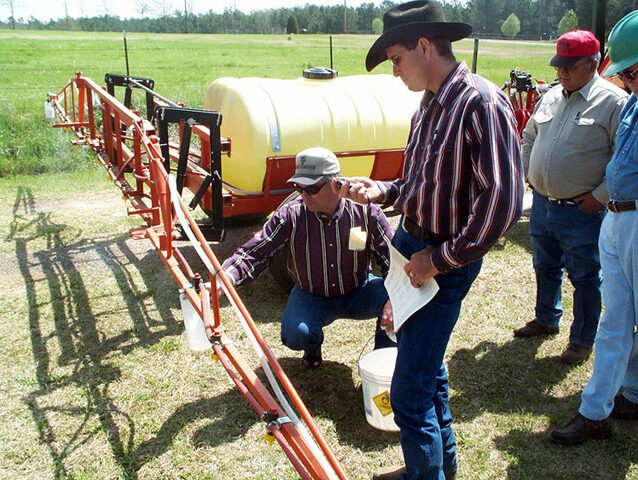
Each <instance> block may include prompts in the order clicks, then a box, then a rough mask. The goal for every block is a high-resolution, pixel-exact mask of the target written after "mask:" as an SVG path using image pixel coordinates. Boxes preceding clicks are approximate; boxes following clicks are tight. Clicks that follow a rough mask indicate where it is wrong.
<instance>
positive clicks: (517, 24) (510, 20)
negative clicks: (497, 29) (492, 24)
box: [501, 13, 521, 38]
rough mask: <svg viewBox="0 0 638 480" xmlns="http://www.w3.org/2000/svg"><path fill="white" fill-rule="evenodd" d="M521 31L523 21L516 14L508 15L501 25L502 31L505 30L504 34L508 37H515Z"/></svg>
mask: <svg viewBox="0 0 638 480" xmlns="http://www.w3.org/2000/svg"><path fill="white" fill-rule="evenodd" d="M520 31H521V21H520V20H519V19H518V17H517V16H516V15H514V14H513V13H510V15H509V17H507V18H506V19H505V21H504V22H503V24H502V25H501V32H503V35H505V36H506V37H512V38H514V37H515V36H516V35H518V32H520Z"/></svg>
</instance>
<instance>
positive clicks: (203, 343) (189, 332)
mask: <svg viewBox="0 0 638 480" xmlns="http://www.w3.org/2000/svg"><path fill="white" fill-rule="evenodd" d="M179 301H180V303H181V304H182V316H183V317H184V327H185V329H186V338H187V339H188V347H189V348H190V349H191V350H194V351H196V352H201V351H203V350H208V349H210V348H211V344H210V342H209V341H208V337H207V336H206V330H204V322H203V320H202V318H201V317H200V316H199V314H198V313H197V311H196V310H195V309H194V308H193V306H192V305H191V303H190V302H189V301H188V298H186V294H185V293H184V289H183V288H180V290H179Z"/></svg>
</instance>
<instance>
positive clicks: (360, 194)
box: [330, 177, 382, 204]
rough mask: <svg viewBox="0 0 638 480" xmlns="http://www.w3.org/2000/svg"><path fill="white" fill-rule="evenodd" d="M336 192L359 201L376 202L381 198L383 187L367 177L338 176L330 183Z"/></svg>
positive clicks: (364, 202)
mask: <svg viewBox="0 0 638 480" xmlns="http://www.w3.org/2000/svg"><path fill="white" fill-rule="evenodd" d="M330 186H331V187H332V190H333V191H334V192H335V193H339V195H341V197H343V198H349V199H350V200H353V201H355V202H357V203H363V204H366V203H376V202H378V201H379V200H380V199H381V195H382V194H381V189H380V188H379V187H378V185H377V184H376V183H375V182H374V181H372V180H370V179H369V178H367V177H338V178H337V177H336V178H333V179H332V182H331V184H330Z"/></svg>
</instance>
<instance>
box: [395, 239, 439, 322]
mask: <svg viewBox="0 0 638 480" xmlns="http://www.w3.org/2000/svg"><path fill="white" fill-rule="evenodd" d="M406 263H408V259H407V258H405V257H404V256H403V255H402V254H401V253H399V251H398V250H397V249H396V248H394V247H393V246H392V245H390V270H389V271H388V275H387V276H386V279H385V288H386V290H387V291H388V295H389V296H390V302H391V303H392V315H393V318H394V331H395V332H396V331H398V330H399V329H400V328H401V326H402V325H403V324H404V323H405V321H406V320H407V319H408V318H410V316H411V315H412V314H413V313H414V312H416V311H417V310H418V309H420V308H421V307H423V306H424V305H426V304H427V303H428V302H429V301H430V300H432V299H433V298H434V295H436V292H438V291H439V285H438V283H436V280H435V279H434V278H429V279H428V280H426V281H425V282H423V285H421V286H420V287H419V288H415V287H413V286H412V284H411V283H410V279H409V278H408V276H407V275H406V273H405V271H404V270H403V267H405V264H406Z"/></svg>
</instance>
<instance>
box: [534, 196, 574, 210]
mask: <svg viewBox="0 0 638 480" xmlns="http://www.w3.org/2000/svg"><path fill="white" fill-rule="evenodd" d="M541 196H542V195H541ZM542 197H543V196H542ZM543 198H544V199H545V200H547V201H548V202H549V204H550V205H554V206H557V207H565V206H569V205H578V204H577V203H576V202H575V201H574V199H573V198H554V197H543Z"/></svg>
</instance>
